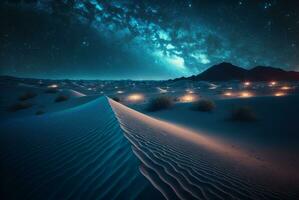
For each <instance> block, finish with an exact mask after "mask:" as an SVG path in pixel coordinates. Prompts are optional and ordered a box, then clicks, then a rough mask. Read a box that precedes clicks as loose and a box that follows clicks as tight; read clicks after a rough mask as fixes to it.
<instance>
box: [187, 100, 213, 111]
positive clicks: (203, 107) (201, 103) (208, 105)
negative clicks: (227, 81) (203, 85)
mask: <svg viewBox="0 0 299 200" xmlns="http://www.w3.org/2000/svg"><path fill="white" fill-rule="evenodd" d="M192 108H193V110H197V111H201V112H211V111H212V110H214V109H215V103H214V102H213V101H212V100H209V99H201V100H198V101H196V102H194V103H193V106H192Z"/></svg>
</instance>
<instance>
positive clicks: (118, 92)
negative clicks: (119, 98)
mask: <svg viewBox="0 0 299 200" xmlns="http://www.w3.org/2000/svg"><path fill="white" fill-rule="evenodd" d="M116 93H117V94H123V93H124V91H122V90H118V91H117V92H116Z"/></svg>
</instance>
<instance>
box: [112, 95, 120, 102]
mask: <svg viewBox="0 0 299 200" xmlns="http://www.w3.org/2000/svg"><path fill="white" fill-rule="evenodd" d="M111 99H113V100H114V101H116V102H120V98H119V97H117V96H114V97H111Z"/></svg>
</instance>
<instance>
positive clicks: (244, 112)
mask: <svg viewBox="0 0 299 200" xmlns="http://www.w3.org/2000/svg"><path fill="white" fill-rule="evenodd" d="M231 119H232V120H233V121H245V122H248V121H255V120H257V118H256V114H255V113H254V111H253V110H252V109H251V108H250V107H248V106H242V107H237V108H235V109H233V110H232V111H231Z"/></svg>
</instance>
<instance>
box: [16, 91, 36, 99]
mask: <svg viewBox="0 0 299 200" xmlns="http://www.w3.org/2000/svg"><path fill="white" fill-rule="evenodd" d="M36 96H37V94H36V93H35V92H32V91H27V92H25V93H24V94H22V95H21V96H19V100H20V101H25V100H28V99H32V98H34V97H36Z"/></svg>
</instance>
